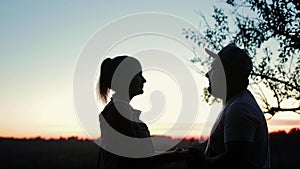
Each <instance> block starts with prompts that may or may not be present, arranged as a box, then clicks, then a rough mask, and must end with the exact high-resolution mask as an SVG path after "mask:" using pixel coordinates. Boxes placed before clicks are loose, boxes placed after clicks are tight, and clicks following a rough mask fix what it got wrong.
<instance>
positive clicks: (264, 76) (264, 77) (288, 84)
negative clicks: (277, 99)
mask: <svg viewBox="0 0 300 169" xmlns="http://www.w3.org/2000/svg"><path fill="white" fill-rule="evenodd" d="M251 75H253V76H259V77H261V78H262V79H267V80H272V81H275V82H279V83H282V84H284V85H286V86H288V87H291V88H292V89H295V90H297V91H298V92H300V87H299V86H295V85H292V84H290V83H289V82H286V81H283V80H280V79H276V78H274V77H270V76H267V75H264V74H258V73H254V72H252V73H251Z"/></svg>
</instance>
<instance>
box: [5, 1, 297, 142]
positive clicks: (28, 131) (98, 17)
mask: <svg viewBox="0 0 300 169" xmlns="http://www.w3.org/2000/svg"><path fill="white" fill-rule="evenodd" d="M213 4H216V5H222V4H220V3H217V2H214V1H201V0H188V1H174V0H165V1H159V0H152V1H138V0H135V1H128V0H126V1H83V0H81V1H79V0H72V1H66V0H54V1H29V0H24V1H15V0H12V1H1V2H0V22H1V28H0V37H1V38H0V57H1V62H0V77H1V81H0V83H1V88H0V92H1V95H0V101H1V104H0V136H17V137H23V136H26V137H31V136H37V135H40V136H45V137H56V136H71V135H79V136H83V135H84V134H83V131H82V128H81V127H80V125H79V123H78V121H77V118H76V113H75V110H74V105H73V93H72V85H73V84H72V83H73V74H74V69H75V65H76V61H77V58H78V56H79V54H80V51H81V49H82V48H83V46H84V45H85V43H86V42H87V41H88V39H89V38H90V37H91V36H92V35H93V34H94V33H95V32H96V31H97V30H99V29H100V28H101V27H103V26H104V25H106V24H108V23H109V22H111V21H113V20H115V19H118V18H120V17H123V16H126V15H131V14H134V13H140V12H163V13H168V14H172V15H176V16H179V17H182V18H184V19H186V20H187V21H189V22H191V23H193V24H194V25H196V26H197V24H198V23H199V20H200V17H199V15H198V14H196V13H195V12H194V10H201V11H202V12H203V13H205V14H206V15H208V16H209V15H210V14H212V12H213ZM281 118H282V119H283V120H286V119H288V120H290V119H293V120H294V121H290V122H294V123H293V124H294V125H299V123H297V120H299V119H300V118H299V116H294V115H291V114H288V115H283V116H282V117H281ZM276 124H277V123H276ZM165 125H166V124H165ZM277 125H278V124H277ZM274 126H275V124H274ZM275 128H276V129H280V127H278V126H277V127H275ZM283 128H284V127H283ZM153 129H154V130H155V131H154V133H155V134H159V133H160V130H161V128H159V127H158V128H157V129H156V128H155V127H154V128H153Z"/></svg>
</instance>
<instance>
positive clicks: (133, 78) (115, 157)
mask: <svg viewBox="0 0 300 169" xmlns="http://www.w3.org/2000/svg"><path fill="white" fill-rule="evenodd" d="M145 82H146V79H145V78H144V77H143V75H142V66H141V64H140V62H139V61H138V60H137V59H135V58H133V57H131V56H117V57H115V58H113V59H111V58H107V59H105V60H104V61H103V62H102V64H101V72H100V78H99V85H98V88H99V89H98V92H99V95H100V99H101V100H102V101H103V102H104V103H107V97H108V95H109V92H110V89H111V90H113V91H114V92H115V93H114V94H113V95H112V97H111V100H110V102H109V103H108V104H106V106H105V108H104V109H103V110H102V112H101V113H100V115H99V121H100V129H101V140H102V142H101V152H100V160H99V161H98V162H99V163H100V165H99V166H100V169H120V168H122V169H123V168H141V167H143V168H152V167H154V166H158V165H160V164H163V163H168V162H173V161H178V160H184V159H185V158H186V155H185V153H184V151H181V152H179V151H170V152H166V153H163V154H156V155H154V154H155V153H154V148H153V143H152V141H151V136H150V132H149V130H148V127H147V125H146V124H145V123H144V122H142V121H141V120H140V119H139V116H140V113H141V112H140V111H139V110H136V109H134V108H132V107H131V105H130V104H129V103H130V101H131V99H132V98H133V97H134V96H137V95H139V94H142V93H143V92H144V91H143V86H144V83H145Z"/></svg>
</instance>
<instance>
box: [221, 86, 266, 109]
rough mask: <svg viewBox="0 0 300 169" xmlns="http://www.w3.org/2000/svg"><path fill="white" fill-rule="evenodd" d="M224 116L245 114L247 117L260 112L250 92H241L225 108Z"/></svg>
mask: <svg viewBox="0 0 300 169" xmlns="http://www.w3.org/2000/svg"><path fill="white" fill-rule="evenodd" d="M225 112H226V114H232V113H235V112H236V113H237V112H238V113H247V114H249V115H257V114H259V113H262V112H261V109H260V107H259V106H258V104H257V102H256V100H255V98H254V97H253V95H252V94H251V92H250V91H248V90H245V91H243V92H242V93H241V94H240V95H239V96H238V97H236V98H235V99H234V100H233V101H232V102H231V103H230V104H228V105H226V107H225Z"/></svg>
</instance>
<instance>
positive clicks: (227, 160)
mask: <svg viewBox="0 0 300 169" xmlns="http://www.w3.org/2000/svg"><path fill="white" fill-rule="evenodd" d="M251 145H252V143H251V142H247V141H229V142H227V143H225V146H226V151H225V152H224V153H222V154H220V155H218V156H215V157H208V158H205V160H204V161H203V165H204V168H211V169H214V168H219V169H220V168H230V169H235V168H238V169H244V168H245V167H246V166H249V165H248V158H249V154H250V150H251ZM199 168H200V167H199Z"/></svg>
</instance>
